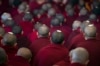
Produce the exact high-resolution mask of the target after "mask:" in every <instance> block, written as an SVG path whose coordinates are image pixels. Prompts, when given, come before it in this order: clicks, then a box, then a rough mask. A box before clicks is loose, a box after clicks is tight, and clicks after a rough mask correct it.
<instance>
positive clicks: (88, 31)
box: [84, 24, 97, 38]
mask: <svg viewBox="0 0 100 66" xmlns="http://www.w3.org/2000/svg"><path fill="white" fill-rule="evenodd" d="M96 33H97V29H96V27H95V26H94V25H93V24H90V25H88V26H87V27H85V29H84V34H85V37H87V38H95V37H96Z"/></svg>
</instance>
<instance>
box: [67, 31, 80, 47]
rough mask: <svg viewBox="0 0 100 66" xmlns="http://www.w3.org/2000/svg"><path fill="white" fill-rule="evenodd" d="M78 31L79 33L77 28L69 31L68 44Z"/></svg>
mask: <svg viewBox="0 0 100 66" xmlns="http://www.w3.org/2000/svg"><path fill="white" fill-rule="evenodd" d="M79 33H80V31H79V30H74V31H72V32H71V34H70V35H69V37H68V40H67V42H68V45H69V44H70V42H71V41H72V39H73V38H74V37H75V36H77V35H78V34H79Z"/></svg>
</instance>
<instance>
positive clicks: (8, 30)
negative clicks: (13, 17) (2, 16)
mask: <svg viewBox="0 0 100 66" xmlns="http://www.w3.org/2000/svg"><path fill="white" fill-rule="evenodd" d="M3 28H4V30H5V32H6V33H7V32H12V27H9V26H5V27H3Z"/></svg>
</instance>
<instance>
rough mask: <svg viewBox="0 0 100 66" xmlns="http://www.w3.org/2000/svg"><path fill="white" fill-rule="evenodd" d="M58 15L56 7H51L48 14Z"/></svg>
mask: <svg viewBox="0 0 100 66" xmlns="http://www.w3.org/2000/svg"><path fill="white" fill-rule="evenodd" d="M55 15H56V11H55V9H54V8H50V9H49V10H48V16H50V17H51V16H55Z"/></svg>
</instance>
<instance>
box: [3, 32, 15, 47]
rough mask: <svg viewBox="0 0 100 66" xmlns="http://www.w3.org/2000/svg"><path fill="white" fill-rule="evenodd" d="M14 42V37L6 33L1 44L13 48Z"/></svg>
mask: <svg viewBox="0 0 100 66" xmlns="http://www.w3.org/2000/svg"><path fill="white" fill-rule="evenodd" d="M16 40H17V38H16V36H15V35H14V34H13V33H11V32H9V33H6V34H5V35H4V37H3V39H2V41H3V44H4V45H6V46H14V45H15V44H16Z"/></svg>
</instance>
